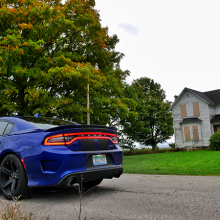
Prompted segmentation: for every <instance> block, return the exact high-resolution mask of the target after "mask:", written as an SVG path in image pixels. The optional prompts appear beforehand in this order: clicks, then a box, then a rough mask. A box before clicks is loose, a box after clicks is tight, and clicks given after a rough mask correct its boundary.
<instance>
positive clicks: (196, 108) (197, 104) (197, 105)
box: [193, 102, 200, 116]
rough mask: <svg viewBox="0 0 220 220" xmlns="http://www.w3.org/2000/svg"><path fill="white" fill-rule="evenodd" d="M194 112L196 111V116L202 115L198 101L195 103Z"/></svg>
mask: <svg viewBox="0 0 220 220" xmlns="http://www.w3.org/2000/svg"><path fill="white" fill-rule="evenodd" d="M193 112H194V116H200V113H199V103H198V102H195V103H193Z"/></svg>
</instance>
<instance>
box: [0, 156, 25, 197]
mask: <svg viewBox="0 0 220 220" xmlns="http://www.w3.org/2000/svg"><path fill="white" fill-rule="evenodd" d="M27 183H28V180H27V176H26V172H25V169H24V166H23V164H22V162H21V160H20V158H19V157H18V156H16V155H14V154H9V155H7V156H6V157H5V158H4V159H3V161H2V163H1V166H0V187H1V190H2V194H3V195H4V197H5V198H6V199H13V198H15V199H21V198H24V197H26V196H27V195H28V194H29V189H28V186H27Z"/></svg>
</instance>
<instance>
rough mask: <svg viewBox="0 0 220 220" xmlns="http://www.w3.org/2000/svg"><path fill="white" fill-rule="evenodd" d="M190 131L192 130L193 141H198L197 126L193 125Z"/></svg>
mask: <svg viewBox="0 0 220 220" xmlns="http://www.w3.org/2000/svg"><path fill="white" fill-rule="evenodd" d="M192 129H193V139H194V141H199V131H198V126H197V125H193V126H192Z"/></svg>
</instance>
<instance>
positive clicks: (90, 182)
mask: <svg viewBox="0 0 220 220" xmlns="http://www.w3.org/2000/svg"><path fill="white" fill-rule="evenodd" d="M102 180H103V179H98V180H93V181H89V182H83V186H84V187H86V188H87V187H90V188H91V187H94V186H97V185H99V184H100V183H101V182H102Z"/></svg>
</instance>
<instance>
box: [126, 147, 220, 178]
mask: <svg viewBox="0 0 220 220" xmlns="http://www.w3.org/2000/svg"><path fill="white" fill-rule="evenodd" d="M123 160H124V161H123V167H124V173H139V174H170V175H203V176H205V175H213V176H219V175H220V151H209V150H201V151H180V152H166V153H157V154H143V155H135V156H124V159H123Z"/></svg>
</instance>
